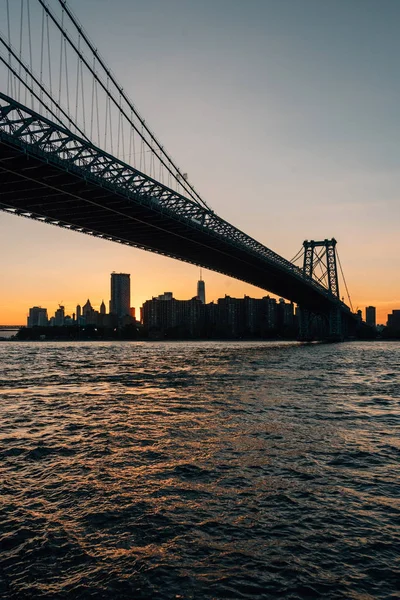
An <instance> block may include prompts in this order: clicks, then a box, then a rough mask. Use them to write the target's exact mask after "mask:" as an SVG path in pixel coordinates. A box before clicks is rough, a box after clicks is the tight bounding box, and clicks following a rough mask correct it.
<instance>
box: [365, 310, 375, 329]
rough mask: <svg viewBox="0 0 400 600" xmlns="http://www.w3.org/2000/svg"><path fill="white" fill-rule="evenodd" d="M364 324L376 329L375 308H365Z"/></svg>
mask: <svg viewBox="0 0 400 600" xmlns="http://www.w3.org/2000/svg"><path fill="white" fill-rule="evenodd" d="M365 322H366V324H367V325H369V326H370V327H376V308H375V306H367V307H366V309H365Z"/></svg>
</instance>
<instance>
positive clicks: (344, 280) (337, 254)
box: [335, 248, 354, 312]
mask: <svg viewBox="0 0 400 600" xmlns="http://www.w3.org/2000/svg"><path fill="white" fill-rule="evenodd" d="M335 250H336V256H337V259H338V263H339V267H340V272H341V274H342V278H343V282H344V287H345V288H346V292H347V298H348V299H349V304H350V308H351V312H354V309H353V304H352V303H351V298H350V294H349V290H348V287H347V283H346V278H345V276H344V273H343V269H342V264H341V262H340V258H339V253H338V251H337V249H336V248H335Z"/></svg>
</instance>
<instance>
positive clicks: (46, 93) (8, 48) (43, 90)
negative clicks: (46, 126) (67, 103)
mask: <svg viewBox="0 0 400 600" xmlns="http://www.w3.org/2000/svg"><path fill="white" fill-rule="evenodd" d="M0 43H2V44H3V45H4V46H5V47H6V49H7V50H8V53H9V55H11V56H13V58H15V60H16V61H17V63H19V64H20V66H21V67H22V68H23V69H24V70H25V71H26V72H27V73H28V74H29V76H30V77H31V79H32V80H33V81H34V82H35V83H36V85H37V86H38V87H39V89H40V96H38V95H37V94H35V92H34V91H33V90H32V89H29V91H30V92H31V94H33V95H34V96H35V98H36V99H37V100H39V103H40V104H42V105H43V106H44V107H45V108H46V110H47V111H50V112H51V114H52V116H53V117H54V118H55V119H56V121H58V122H59V123H60V124H61V125H64V123H63V122H62V120H61V119H60V117H59V116H57V114H56V113H55V112H54V111H52V110H50V109H49V107H48V106H47V105H46V104H45V103H44V101H43V93H44V94H45V95H46V96H47V97H48V98H49V100H50V102H51V104H53V105H55V106H56V108H57V109H58V110H60V111H61V112H62V114H63V115H64V116H65V117H66V118H67V120H68V121H69V122H70V123H73V121H72V118H71V117H70V116H69V115H68V113H66V112H65V111H64V110H63V109H62V108H61V106H57V103H56V102H55V101H54V100H53V97H52V95H51V94H50V93H49V92H48V90H46V88H45V87H44V85H43V84H42V83H40V81H39V80H38V79H37V78H36V77H35V75H33V73H32V72H31V71H30V69H29V67H27V66H26V65H25V63H24V62H23V61H21V60H20V59H19V58H18V55H17V54H16V52H14V50H13V48H12V46H11V45H9V44H7V42H6V41H5V40H4V39H3V36H2V35H0ZM1 59H2V61H3V63H4V64H5V65H6V66H7V67H8V69H9V70H10V71H11V72H12V73H13V74H14V76H15V77H17V79H19V81H20V82H22V84H23V85H26V83H25V81H24V80H23V79H22V77H20V76H19V75H18V73H17V71H16V70H15V69H13V68H12V67H11V66H10V64H9V63H7V62H6V61H5V60H4V59H3V58H2V57H1ZM74 126H75V128H76V129H77V131H79V133H80V134H81V135H82V136H83V137H84V138H85V140H87V141H88V142H90V140H89V138H88V137H87V135H86V134H85V133H84V132H83V131H82V130H81V129H80V127H79V126H78V125H76V124H75V123H74Z"/></svg>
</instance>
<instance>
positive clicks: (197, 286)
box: [0, 269, 398, 325]
mask: <svg viewBox="0 0 400 600" xmlns="http://www.w3.org/2000/svg"><path fill="white" fill-rule="evenodd" d="M202 271H203V269H200V277H199V279H198V280H197V281H196V280H193V281H192V290H191V291H192V292H193V293H191V292H190V291H189V294H188V295H187V296H181V295H179V294H176V296H175V292H171V290H172V289H173V286H169V287H168V286H167V287H168V292H166V291H165V290H166V289H167V287H165V286H164V288H163V290H164V291H161V289H160V290H156V291H154V290H153V291H152V292H151V293H150V294H149V295H147V296H140V297H141V298H143V299H142V300H141V302H140V303H137V304H135V303H134V301H132V291H131V288H130V283H131V281H130V274H128V273H116V272H115V271H113V272H112V273H111V275H110V277H111V292H110V282H108V285H106V286H104V287H108V289H109V291H108V295H107V293H105V295H104V296H102V297H101V300H99V299H98V298H97V297H96V299H95V300H93V294H90V292H88V293H87V294H86V295H85V294H82V293H78V295H80V296H84V297H86V300H85V302H90V304H91V306H92V307H93V309H95V310H96V307H98V310H99V311H100V312H101V308H102V306H109V312H115V313H116V314H118V315H119V316H122V313H121V314H119V312H121V311H119V310H115V307H116V306H117V304H116V302H114V305H113V306H114V310H111V305H112V298H111V296H112V291H113V280H114V281H115V279H116V276H117V278H118V276H123V277H124V278H126V279H127V285H128V290H129V291H128V292H127V294H128V296H129V298H130V302H129V299H128V297H126V298H125V304H126V305H127V304H128V303H130V308H131V309H133V310H134V311H135V312H136V315H139V314H140V309H141V308H142V307H143V305H144V304H145V302H147V301H148V300H149V299H152V298H153V299H154V298H155V297H157V296H160V295H162V294H165V293H172V294H174V297H177V298H179V299H180V300H190V299H193V298H196V297H198V298H200V300H202V301H203V303H205V302H206V303H207V304H209V303H213V302H217V301H218V300H219V299H221V298H223V297H225V296H228V297H232V298H236V297H237V298H240V297H245V296H249V297H251V298H254V299H261V298H264V297H265V296H266V295H268V296H271V298H274V299H276V300H278V299H279V297H278V296H277V295H275V294H268V293H267V292H266V291H263V290H261V294H256V295H254V296H251V295H250V294H247V293H243V294H235V293H233V292H232V290H231V291H230V292H229V293H225V294H223V295H220V296H217V297H213V298H211V299H209V291H208V285H207V292H206V289H205V286H206V282H205V280H204V277H203V274H202ZM210 273H212V272H210ZM136 283H137V282H135V281H134V282H133V289H135V286H136ZM238 283H240V282H238ZM114 285H115V284H114ZM125 285H126V284H125ZM139 287H140V284H139ZM184 287H185V289H187V283H185V286H184ZM246 287H247V288H249V289H253V290H258V288H255V287H254V286H251V285H248V286H246ZM180 289H182V287H181V288H180ZM118 293H119V292H118ZM206 293H207V300H205V299H206ZM203 294H204V296H203ZM59 295H62V294H59ZM105 298H109V300H105ZM203 298H204V299H203ZM39 300H40V299H39ZM39 300H37V301H36V302H33V303H31V305H32V307H34V308H41V309H44V310H46V311H47V312H48V314H49V315H50V314H53V313H56V312H57V310H58V308H60V306H61V305H62V308H63V309H65V310H64V312H65V314H66V315H67V314H68V315H73V314H75V312H76V309H77V307H79V308H81V309H82V307H83V306H84V302H83V301H82V303H81V302H77V301H76V299H70V300H69V302H65V301H64V300H62V301H60V302H57V301H52V302H51V303H48V304H46V303H45V302H40V301H39ZM285 300H286V301H288V299H285ZM289 302H290V301H289ZM29 310H31V309H29V308H27V305H26V303H25V314H24V318H22V319H21V320H20V321H18V320H14V321H13V320H11V321H9V322H0V325H23V324H24V323H26V321H27V319H28V318H29ZM357 311H358V312H360V311H361V314H362V319H363V321H365V322H366V323H367V324H371V325H372V324H373V321H370V322H368V321H369V320H368V313H369V311H372V313H370V314H373V315H374V318H375V324H376V325H386V323H387V321H388V318H389V316H390V313H391V312H393V311H395V312H398V309H397V308H396V307H395V306H393V307H392V308H390V309H389V310H388V312H387V313H386V314H385V315H384V318H383V319H382V320H378V318H377V317H375V315H376V314H377V309H376V307H375V306H370V305H368V306H362V307H357V309H355V312H357ZM122 312H124V313H125V314H129V311H126V310H125V311H122Z"/></svg>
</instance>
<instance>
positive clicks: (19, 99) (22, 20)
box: [18, 0, 24, 102]
mask: <svg viewBox="0 0 400 600" xmlns="http://www.w3.org/2000/svg"><path fill="white" fill-rule="evenodd" d="M23 28H24V0H21V20H20V24H19V59H20V60H22V39H23V36H22V33H23ZM18 75H19V81H18V102H21V98H20V94H21V63H20V64H19V69H18Z"/></svg>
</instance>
